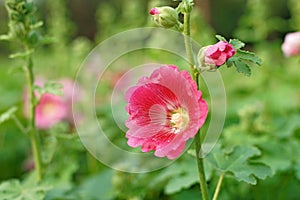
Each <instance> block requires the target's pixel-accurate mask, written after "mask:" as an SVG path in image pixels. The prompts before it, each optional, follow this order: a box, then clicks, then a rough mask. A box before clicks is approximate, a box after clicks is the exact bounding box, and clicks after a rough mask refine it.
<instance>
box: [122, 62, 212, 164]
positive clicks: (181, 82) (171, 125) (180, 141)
mask: <svg viewBox="0 0 300 200" xmlns="http://www.w3.org/2000/svg"><path fill="white" fill-rule="evenodd" d="M125 99H126V101H127V102H128V105H127V107H126V110H127V112H128V113H129V118H128V119H127V121H126V126H127V127H128V128H129V130H128V131H127V133H126V137H127V138H128V142H127V143H128V145H129V146H131V147H138V146H141V147H142V151H143V152H148V151H151V150H154V151H155V153H154V155H155V156H158V157H164V156H167V157H168V158H169V159H174V158H177V157H178V156H179V155H180V154H181V153H182V152H183V150H184V148H185V143H186V141H187V140H188V139H190V138H193V137H194V136H195V134H196V133H197V131H198V129H199V128H200V127H201V126H202V125H203V123H204V122H205V119H206V117H207V113H208V106H207V104H206V102H205V100H203V99H202V93H201V92H200V91H198V90H197V85H196V83H195V82H194V81H193V80H192V78H191V76H190V75H189V73H188V72H187V71H178V68H177V67H176V66H162V67H160V68H159V69H157V70H155V71H154V72H153V73H152V74H151V75H150V77H142V78H141V79H140V80H139V81H138V83H137V85H136V86H133V87H131V88H129V89H128V90H127V92H126V95H125Z"/></svg>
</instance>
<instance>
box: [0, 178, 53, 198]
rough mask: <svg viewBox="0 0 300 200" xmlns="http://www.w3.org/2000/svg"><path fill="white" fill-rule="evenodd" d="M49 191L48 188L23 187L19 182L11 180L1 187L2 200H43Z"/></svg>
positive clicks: (36, 186)
mask: <svg viewBox="0 0 300 200" xmlns="http://www.w3.org/2000/svg"><path fill="white" fill-rule="evenodd" d="M49 189H50V188H49V187H48V186H42V185H22V184H21V183H20V181H19V180H9V181H5V182H3V183H2V184H1V185H0V200H10V199H14V200H43V199H44V198H45V196H46V191H47V190H49Z"/></svg>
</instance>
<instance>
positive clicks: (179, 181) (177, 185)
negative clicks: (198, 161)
mask: <svg viewBox="0 0 300 200" xmlns="http://www.w3.org/2000/svg"><path fill="white" fill-rule="evenodd" d="M194 171H195V173H189V174H185V175H182V176H178V177H174V178H172V179H171V180H170V181H169V182H168V184H167V185H166V187H165V193H166V194H174V193H176V192H179V191H181V190H182V189H187V188H189V187H191V186H192V185H194V184H195V183H198V182H199V178H198V175H197V173H196V172H197V170H194Z"/></svg>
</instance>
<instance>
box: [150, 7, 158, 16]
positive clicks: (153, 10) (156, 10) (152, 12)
mask: <svg viewBox="0 0 300 200" xmlns="http://www.w3.org/2000/svg"><path fill="white" fill-rule="evenodd" d="M149 13H150V15H158V14H159V11H158V9H157V8H151V10H150V12H149Z"/></svg>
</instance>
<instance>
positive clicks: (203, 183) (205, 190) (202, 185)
mask: <svg viewBox="0 0 300 200" xmlns="http://www.w3.org/2000/svg"><path fill="white" fill-rule="evenodd" d="M195 149H196V158H197V165H198V174H199V180H200V189H201V193H202V199H203V200H208V199H209V195H208V188H207V183H206V178H205V171H204V164H203V158H201V157H199V152H200V149H201V142H200V130H199V131H198V133H197V134H196V136H195Z"/></svg>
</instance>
